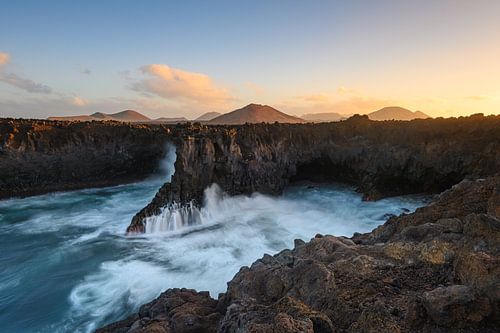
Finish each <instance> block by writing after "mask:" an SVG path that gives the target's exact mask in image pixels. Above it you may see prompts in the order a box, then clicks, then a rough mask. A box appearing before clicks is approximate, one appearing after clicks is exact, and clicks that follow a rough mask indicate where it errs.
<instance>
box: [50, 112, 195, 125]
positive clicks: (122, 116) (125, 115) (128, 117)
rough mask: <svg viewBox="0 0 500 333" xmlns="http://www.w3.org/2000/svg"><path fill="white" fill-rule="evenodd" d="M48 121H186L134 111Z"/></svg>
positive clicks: (99, 113) (98, 113) (56, 118)
mask: <svg viewBox="0 0 500 333" xmlns="http://www.w3.org/2000/svg"><path fill="white" fill-rule="evenodd" d="M48 119H49V120H68V121H92V120H114V121H124V122H131V123H154V124H176V123H183V122H186V121H188V119H186V118H184V117H176V118H165V117H162V118H157V119H151V118H149V117H146V116H145V115H143V114H142V113H139V112H137V111H134V110H125V111H121V112H117V113H102V112H96V113H93V114H91V115H88V116H87V115H81V116H67V117H49V118H48Z"/></svg>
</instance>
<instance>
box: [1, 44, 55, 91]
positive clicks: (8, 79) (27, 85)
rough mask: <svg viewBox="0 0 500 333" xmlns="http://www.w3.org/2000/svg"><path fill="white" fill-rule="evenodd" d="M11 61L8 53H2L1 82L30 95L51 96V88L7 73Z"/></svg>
mask: <svg viewBox="0 0 500 333" xmlns="http://www.w3.org/2000/svg"><path fill="white" fill-rule="evenodd" d="M9 60H10V56H9V54H8V53H4V52H0V81H2V82H4V83H7V84H10V85H11V86H14V87H17V88H19V89H23V90H25V91H27V92H30V93H40V94H50V93H51V92H52V89H51V88H50V87H49V86H46V85H44V84H41V83H38V82H35V81H32V80H30V79H26V78H23V77H21V76H19V75H17V74H15V73H11V72H6V71H5V70H4V67H5V66H6V65H7V63H8V62H9Z"/></svg>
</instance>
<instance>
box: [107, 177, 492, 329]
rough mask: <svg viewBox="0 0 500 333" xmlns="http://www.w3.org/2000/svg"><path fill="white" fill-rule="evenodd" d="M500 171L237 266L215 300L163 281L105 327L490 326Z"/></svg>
mask: <svg viewBox="0 0 500 333" xmlns="http://www.w3.org/2000/svg"><path fill="white" fill-rule="evenodd" d="M499 282H500V178H499V177H491V178H487V179H482V180H476V181H463V182H461V183H459V184H458V185H455V186H454V187H452V188H451V189H450V190H448V191H446V192H444V193H442V194H441V195H439V196H437V197H436V198H435V200H434V201H433V202H432V203H431V204H430V205H428V206H427V207H423V208H419V209H418V210H417V211H416V212H415V213H413V214H409V215H405V214H403V215H401V216H399V217H393V218H391V219H390V220H389V221H388V222H386V223H385V224H384V225H382V226H380V227H379V228H377V229H375V230H374V231H373V232H371V233H368V234H363V235H361V234H357V235H355V236H354V237H352V238H345V237H334V236H328V235H327V236H322V235H317V236H316V237H315V238H314V239H312V240H310V241H309V242H307V243H306V242H304V241H302V240H296V241H295V247H294V249H292V250H283V251H282V252H280V253H278V254H276V255H274V256H271V255H267V254H266V255H264V256H263V257H262V259H260V260H257V261H256V262H254V263H253V264H252V265H251V267H243V268H241V269H240V271H239V272H238V273H237V274H236V276H235V277H234V278H233V279H232V280H231V281H230V282H229V283H228V288H227V292H226V293H225V294H221V295H219V297H218V300H215V299H213V298H211V297H210V296H209V294H208V293H207V292H199V293H198V292H196V291H194V290H187V289H169V290H167V291H166V292H164V293H163V294H161V295H160V296H159V297H158V298H157V299H156V300H154V301H152V302H151V303H148V304H145V305H143V306H142V307H141V309H140V311H139V313H138V314H136V315H133V316H130V317H129V318H127V319H125V320H123V321H120V322H117V323H114V324H111V325H109V326H106V327H104V328H102V329H99V330H97V332H98V333H111V332H115V333H116V332H128V333H139V332H158V333H170V332H177V333H185V332H186V333H187V332H228V333H229V332H264V333H266V332H269V333H271V332H283V333H285V332H286V333H294V332H296V333H299V332H309V333H313V332H315V333H327V332H328V333H329V332H394V333H396V332H437V333H439V332H442V333H444V332H498V327H499V325H500V292H499V291H500V285H499Z"/></svg>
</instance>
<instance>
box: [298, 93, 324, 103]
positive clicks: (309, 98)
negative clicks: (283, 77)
mask: <svg viewBox="0 0 500 333" xmlns="http://www.w3.org/2000/svg"><path fill="white" fill-rule="evenodd" d="M297 98H298V99H300V100H303V101H305V102H314V103H326V102H328V101H329V100H330V97H329V96H327V95H325V94H312V95H305V96H297Z"/></svg>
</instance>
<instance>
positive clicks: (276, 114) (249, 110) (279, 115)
mask: <svg viewBox="0 0 500 333" xmlns="http://www.w3.org/2000/svg"><path fill="white" fill-rule="evenodd" d="M274 122H279V123H304V122H305V120H304V119H301V118H298V117H294V116H290V115H288V114H286V113H283V112H281V111H278V110H276V109H275V108H272V107H270V106H269V105H261V104H248V105H247V106H245V107H243V108H241V109H237V110H234V111H232V112H229V113H225V114H223V115H220V116H218V117H216V118H214V119H212V120H210V121H209V122H208V124H218V125H219V124H225V125H239V124H245V123H253V124H255V123H274Z"/></svg>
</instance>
